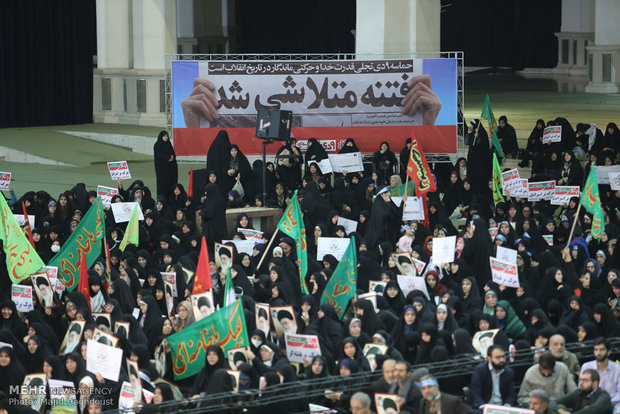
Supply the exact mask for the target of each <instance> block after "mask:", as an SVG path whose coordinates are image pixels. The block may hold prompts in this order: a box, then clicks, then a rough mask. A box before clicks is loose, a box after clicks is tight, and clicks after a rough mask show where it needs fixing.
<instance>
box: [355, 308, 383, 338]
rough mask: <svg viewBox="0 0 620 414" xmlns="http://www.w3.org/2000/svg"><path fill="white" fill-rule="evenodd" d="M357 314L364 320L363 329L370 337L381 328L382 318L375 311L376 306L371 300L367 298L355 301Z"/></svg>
mask: <svg viewBox="0 0 620 414" xmlns="http://www.w3.org/2000/svg"><path fill="white" fill-rule="evenodd" d="M355 313H356V316H357V317H358V318H359V319H360V320H361V321H362V331H364V332H366V334H367V335H368V336H370V337H372V335H374V333H375V332H377V330H379V329H381V327H382V326H381V320H379V318H378V317H377V314H376V313H375V308H374V306H373V304H372V302H371V301H369V300H367V299H359V300H357V301H356V302H355Z"/></svg>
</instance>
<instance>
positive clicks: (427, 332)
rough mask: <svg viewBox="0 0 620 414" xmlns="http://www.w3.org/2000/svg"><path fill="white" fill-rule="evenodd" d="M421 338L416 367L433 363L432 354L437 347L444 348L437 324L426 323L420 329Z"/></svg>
mask: <svg viewBox="0 0 620 414" xmlns="http://www.w3.org/2000/svg"><path fill="white" fill-rule="evenodd" d="M420 336H421V339H422V341H421V342H420V346H419V347H418V352H417V353H416V359H415V365H418V364H426V363H429V362H432V361H431V354H432V351H433V349H434V348H435V347H436V346H439V345H440V346H444V343H443V341H442V340H441V338H440V336H439V332H438V330H437V327H436V326H435V324H432V323H424V324H422V325H421V327H420Z"/></svg>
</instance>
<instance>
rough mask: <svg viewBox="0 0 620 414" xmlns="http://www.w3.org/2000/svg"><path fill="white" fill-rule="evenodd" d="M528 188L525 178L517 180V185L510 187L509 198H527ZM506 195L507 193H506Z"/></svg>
mask: <svg viewBox="0 0 620 414" xmlns="http://www.w3.org/2000/svg"><path fill="white" fill-rule="evenodd" d="M528 187H529V183H528V179H527V178H521V179H519V184H518V185H516V186H514V187H511V188H510V189H509V190H507V191H509V192H510V196H511V197H519V198H527V196H528ZM506 194H508V193H506Z"/></svg>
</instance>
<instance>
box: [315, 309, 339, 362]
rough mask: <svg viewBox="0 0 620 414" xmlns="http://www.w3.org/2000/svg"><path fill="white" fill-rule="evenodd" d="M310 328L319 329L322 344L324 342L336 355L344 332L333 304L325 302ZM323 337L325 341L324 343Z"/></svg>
mask: <svg viewBox="0 0 620 414" xmlns="http://www.w3.org/2000/svg"><path fill="white" fill-rule="evenodd" d="M309 329H311V330H313V331H317V332H318V333H319V335H320V337H321V344H322V345H323V344H324V345H325V346H326V348H327V349H328V351H329V352H330V353H331V354H332V355H336V353H337V352H336V351H337V350H338V345H339V344H340V341H342V337H343V332H342V325H341V324H340V321H339V320H338V314H337V313H336V310H335V309H334V307H333V306H332V305H331V304H329V303H324V304H322V305H321V306H320V307H319V311H318V312H317V319H316V321H314V323H312V324H311V325H310V327H309ZM323 339H324V340H325V343H323Z"/></svg>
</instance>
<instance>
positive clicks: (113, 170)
mask: <svg viewBox="0 0 620 414" xmlns="http://www.w3.org/2000/svg"><path fill="white" fill-rule="evenodd" d="M108 171H109V172H110V178H112V180H114V181H116V180H118V179H119V178H120V179H121V180H126V179H129V178H131V174H130V173H129V165H128V164H127V161H108Z"/></svg>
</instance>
